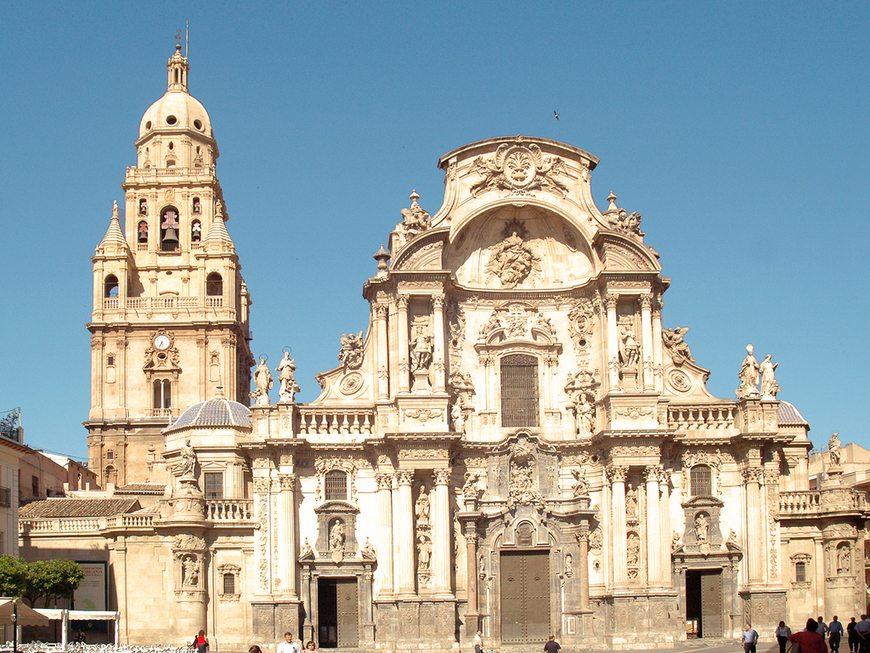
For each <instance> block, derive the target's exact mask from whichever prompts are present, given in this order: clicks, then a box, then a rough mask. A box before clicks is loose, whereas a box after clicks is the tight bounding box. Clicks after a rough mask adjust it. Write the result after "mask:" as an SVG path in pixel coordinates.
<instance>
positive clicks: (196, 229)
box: [190, 220, 202, 243]
mask: <svg viewBox="0 0 870 653" xmlns="http://www.w3.org/2000/svg"><path fill="white" fill-rule="evenodd" d="M201 240H202V222H200V221H199V220H194V221H193V222H191V223H190V242H192V243H198V242H200V241H201Z"/></svg>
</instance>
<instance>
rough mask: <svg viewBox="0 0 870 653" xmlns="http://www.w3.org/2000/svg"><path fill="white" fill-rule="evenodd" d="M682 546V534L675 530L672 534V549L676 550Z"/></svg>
mask: <svg viewBox="0 0 870 653" xmlns="http://www.w3.org/2000/svg"><path fill="white" fill-rule="evenodd" d="M679 548H680V534H679V533H677V531H674V532H673V533H672V534H671V549H673V550H674V551H676V550H677V549H679Z"/></svg>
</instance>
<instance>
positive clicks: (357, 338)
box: [338, 331, 363, 371]
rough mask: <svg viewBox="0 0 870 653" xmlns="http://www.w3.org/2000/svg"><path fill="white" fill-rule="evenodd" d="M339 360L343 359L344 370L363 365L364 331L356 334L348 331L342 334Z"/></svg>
mask: <svg viewBox="0 0 870 653" xmlns="http://www.w3.org/2000/svg"><path fill="white" fill-rule="evenodd" d="M338 360H339V361H341V364H342V366H343V367H344V370H345V371H347V370H349V369H351V370H355V369H359V368H360V367H361V366H362V362H363V339H362V331H360V332H359V333H357V334H356V335H354V334H353V333H346V334H344V335H342V336H341V350H340V351H339V352H338Z"/></svg>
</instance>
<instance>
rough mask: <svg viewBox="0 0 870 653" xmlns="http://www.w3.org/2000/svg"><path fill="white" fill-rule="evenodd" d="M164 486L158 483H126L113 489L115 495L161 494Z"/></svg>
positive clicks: (164, 488) (164, 489)
mask: <svg viewBox="0 0 870 653" xmlns="http://www.w3.org/2000/svg"><path fill="white" fill-rule="evenodd" d="M165 491H166V486H165V485H162V484H160V483H127V485H121V486H119V487H116V488H115V494H163V493H164V492H165Z"/></svg>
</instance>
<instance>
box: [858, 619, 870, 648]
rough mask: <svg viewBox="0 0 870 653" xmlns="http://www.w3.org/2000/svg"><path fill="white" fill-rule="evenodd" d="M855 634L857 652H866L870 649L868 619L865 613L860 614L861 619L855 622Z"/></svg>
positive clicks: (869, 622)
mask: <svg viewBox="0 0 870 653" xmlns="http://www.w3.org/2000/svg"><path fill="white" fill-rule="evenodd" d="M855 634H856V635H857V636H858V648H857V649H856V650H857V651H858V653H867V651H868V649H870V619H868V617H867V615H866V614H862V615H861V621H859V622H858V623H857V624H855Z"/></svg>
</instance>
